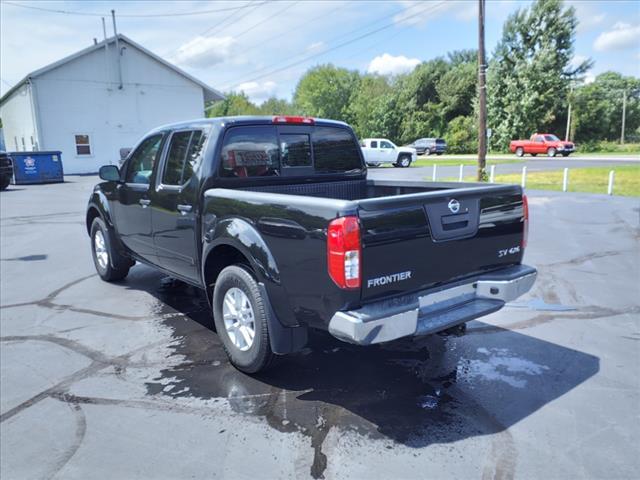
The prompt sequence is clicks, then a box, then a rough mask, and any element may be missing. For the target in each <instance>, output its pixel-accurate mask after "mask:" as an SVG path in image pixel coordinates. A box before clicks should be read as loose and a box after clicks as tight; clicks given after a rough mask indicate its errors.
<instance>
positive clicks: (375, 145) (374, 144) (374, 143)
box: [371, 140, 378, 148]
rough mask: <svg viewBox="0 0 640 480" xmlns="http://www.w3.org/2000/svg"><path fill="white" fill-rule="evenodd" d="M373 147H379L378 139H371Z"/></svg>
mask: <svg viewBox="0 0 640 480" xmlns="http://www.w3.org/2000/svg"><path fill="white" fill-rule="evenodd" d="M371 148H378V141H377V140H371Z"/></svg>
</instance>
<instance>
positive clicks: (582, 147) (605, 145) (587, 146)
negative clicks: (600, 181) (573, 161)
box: [576, 141, 640, 155]
mask: <svg viewBox="0 0 640 480" xmlns="http://www.w3.org/2000/svg"><path fill="white" fill-rule="evenodd" d="M576 151H577V152H578V153H592V152H607V153H637V154H639V155H640V143H625V144H624V145H620V144H619V143H616V142H607V141H601V142H598V141H594V142H585V143H579V144H577V145H576Z"/></svg>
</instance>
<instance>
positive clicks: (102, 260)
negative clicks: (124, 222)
mask: <svg viewBox="0 0 640 480" xmlns="http://www.w3.org/2000/svg"><path fill="white" fill-rule="evenodd" d="M91 253H92V256H93V264H94V265H95V267H96V271H97V272H98V275H100V278H102V280H104V281H105V282H115V281H117V280H122V279H123V278H124V277H126V276H127V274H128V273H129V269H130V268H131V260H130V259H128V258H126V257H124V256H123V255H121V254H120V252H118V251H117V250H116V249H115V248H114V242H113V234H112V232H111V230H110V229H109V227H107V226H106V224H105V223H104V221H103V220H102V219H101V218H100V217H96V218H95V219H94V220H93V223H92V224H91Z"/></svg>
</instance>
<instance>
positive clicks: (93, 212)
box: [87, 207, 100, 235]
mask: <svg viewBox="0 0 640 480" xmlns="http://www.w3.org/2000/svg"><path fill="white" fill-rule="evenodd" d="M99 216H100V212H98V209H97V208H94V207H91V208H90V209H89V211H88V212H87V233H88V234H89V235H91V224H92V223H93V220H94V219H95V218H96V217H99Z"/></svg>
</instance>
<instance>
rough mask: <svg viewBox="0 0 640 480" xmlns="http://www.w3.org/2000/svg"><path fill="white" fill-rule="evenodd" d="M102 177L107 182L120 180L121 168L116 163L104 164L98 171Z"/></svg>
mask: <svg viewBox="0 0 640 480" xmlns="http://www.w3.org/2000/svg"><path fill="white" fill-rule="evenodd" d="M98 174H99V175H100V178H101V179H102V180H104V181H106V182H119V181H120V170H118V167H116V166H115V165H103V166H101V167H100V171H99V172H98Z"/></svg>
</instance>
